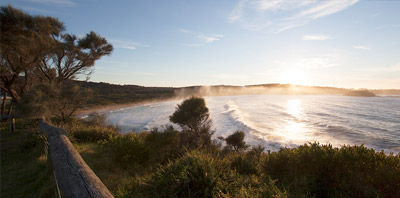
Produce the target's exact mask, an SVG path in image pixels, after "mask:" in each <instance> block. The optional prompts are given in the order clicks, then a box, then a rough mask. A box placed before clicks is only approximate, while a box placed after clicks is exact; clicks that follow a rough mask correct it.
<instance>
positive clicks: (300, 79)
mask: <svg viewBox="0 0 400 198" xmlns="http://www.w3.org/2000/svg"><path fill="white" fill-rule="evenodd" d="M280 80H281V83H284V84H295V85H305V84H307V82H308V79H307V75H306V73H305V72H304V71H302V70H297V69H292V70H287V71H284V72H282V75H281V79H280Z"/></svg>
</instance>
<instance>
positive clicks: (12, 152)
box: [1, 119, 400, 197]
mask: <svg viewBox="0 0 400 198" xmlns="http://www.w3.org/2000/svg"><path fill="white" fill-rule="evenodd" d="M100 121H101V119H100ZM33 125H35V124H33ZM94 126H97V127H94ZM25 127H26V128H28V129H29V126H25ZM63 127H64V128H66V129H67V132H68V136H69V138H70V139H71V140H72V143H73V144H74V146H75V148H76V149H77V150H78V152H79V153H80V154H81V156H82V157H83V159H84V160H85V161H86V163H87V164H88V165H89V167H90V168H91V169H92V170H93V171H94V172H95V173H96V175H97V176H98V177H99V178H100V179H101V180H102V181H103V183H104V184H105V185H106V186H107V188H108V189H109V190H110V191H111V193H112V194H113V195H114V196H115V197H400V177H399V175H400V155H399V154H397V155H395V154H389V155H386V154H384V153H383V152H376V151H375V150H373V149H368V148H366V147H365V146H344V147H342V148H333V147H332V146H331V145H321V144H318V143H309V144H305V145H301V146H299V147H297V148H292V149H289V148H282V149H281V150H280V151H278V152H272V153H269V152H268V153H265V152H262V151H263V148H262V147H254V148H249V149H247V150H237V151H235V150H234V149H229V148H228V147H226V148H222V147H221V146H219V145H218V144H211V145H209V146H208V147H203V148H193V147H188V144H187V143H188V142H187V140H188V138H187V135H188V134H185V133H182V132H179V131H176V130H175V129H173V128H166V129H165V131H163V132H161V131H158V130H152V131H150V132H142V133H131V134H127V135H120V134H118V133H117V128H115V127H109V126H103V125H101V123H99V122H97V121H93V120H91V121H90V120H89V121H81V120H76V121H74V122H73V123H72V124H70V125H64V126H63ZM98 127H104V129H101V128H98ZM38 137H39V136H37V135H36V134H35V133H34V130H22V129H17V132H16V133H9V132H5V131H4V130H3V131H2V140H1V141H2V142H1V143H2V156H1V157H2V158H1V159H2V163H1V165H2V168H1V173H2V176H1V181H2V188H1V190H2V192H1V193H2V196H3V197H26V196H31V197H51V196H52V195H54V183H53V182H52V178H51V174H48V173H46V163H45V161H46V160H45V159H46V158H45V156H44V155H43V149H42V146H41V144H40V141H39V140H40V138H38ZM189 139H190V138H189Z"/></svg>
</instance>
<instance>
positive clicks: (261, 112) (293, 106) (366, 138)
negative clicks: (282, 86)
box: [103, 95, 400, 153]
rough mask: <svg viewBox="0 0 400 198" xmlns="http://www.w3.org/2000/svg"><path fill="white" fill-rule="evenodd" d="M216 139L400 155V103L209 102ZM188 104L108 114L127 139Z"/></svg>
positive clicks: (279, 98)
mask: <svg viewBox="0 0 400 198" xmlns="http://www.w3.org/2000/svg"><path fill="white" fill-rule="evenodd" d="M205 99H206V105H207V107H208V108H209V110H210V114H211V119H212V120H213V129H214V130H215V134H214V136H213V137H214V138H216V137H218V136H224V137H226V136H228V135H230V134H232V133H233V132H235V131H236V130H242V131H244V132H245V133H246V142H248V143H249V144H252V145H255V144H261V145H264V146H266V147H267V149H269V150H273V151H276V150H278V149H279V148H280V147H283V146H286V147H295V146H298V145H301V144H304V143H307V142H315V141H316V142H320V143H324V144H325V143H330V144H332V145H333V146H337V147H338V146H341V145H344V144H346V145H354V144H357V145H360V144H364V145H366V146H367V147H370V148H374V149H377V150H385V151H386V152H395V153H397V152H400V97H346V96H334V95H241V96H215V97H205ZM181 102H182V100H173V101H165V102H157V103H152V104H145V105H139V106H133V107H128V108H120V109H114V110H111V111H107V112H103V113H105V114H106V116H107V119H108V121H109V122H110V123H112V124H117V125H118V126H119V127H120V128H121V129H122V133H124V132H128V131H143V130H149V129H151V128H153V127H162V126H165V125H167V124H170V122H169V116H170V115H171V114H172V113H173V112H174V111H175V107H176V105H177V104H179V103H181Z"/></svg>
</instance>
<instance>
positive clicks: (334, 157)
mask: <svg viewBox="0 0 400 198" xmlns="http://www.w3.org/2000/svg"><path fill="white" fill-rule="evenodd" d="M399 167H400V157H399V156H393V155H385V154H384V153H383V152H380V153H375V151H374V150H373V149H367V148H366V147H364V146H362V145H361V146H344V147H342V148H340V149H338V148H333V147H332V145H320V144H317V143H313V144H306V145H303V146H299V147H298V148H293V149H288V148H282V149H281V150H280V151H279V152H276V153H271V154H270V155H269V156H268V157H267V158H266V160H265V163H264V173H265V174H267V175H270V176H271V177H272V178H274V179H278V183H277V184H278V185H279V186H281V187H286V188H288V189H289V192H290V193H291V194H294V195H305V196H317V197H400V177H399V175H400V169H399Z"/></svg>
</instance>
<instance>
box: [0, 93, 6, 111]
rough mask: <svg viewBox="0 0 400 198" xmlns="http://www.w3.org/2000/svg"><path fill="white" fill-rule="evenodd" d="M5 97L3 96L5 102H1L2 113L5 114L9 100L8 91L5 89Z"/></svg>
mask: <svg viewBox="0 0 400 198" xmlns="http://www.w3.org/2000/svg"><path fill="white" fill-rule="evenodd" d="M3 93H4V97H3V102H2V103H1V115H2V116H3V115H5V111H6V100H7V92H5V91H4V90H3Z"/></svg>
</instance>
